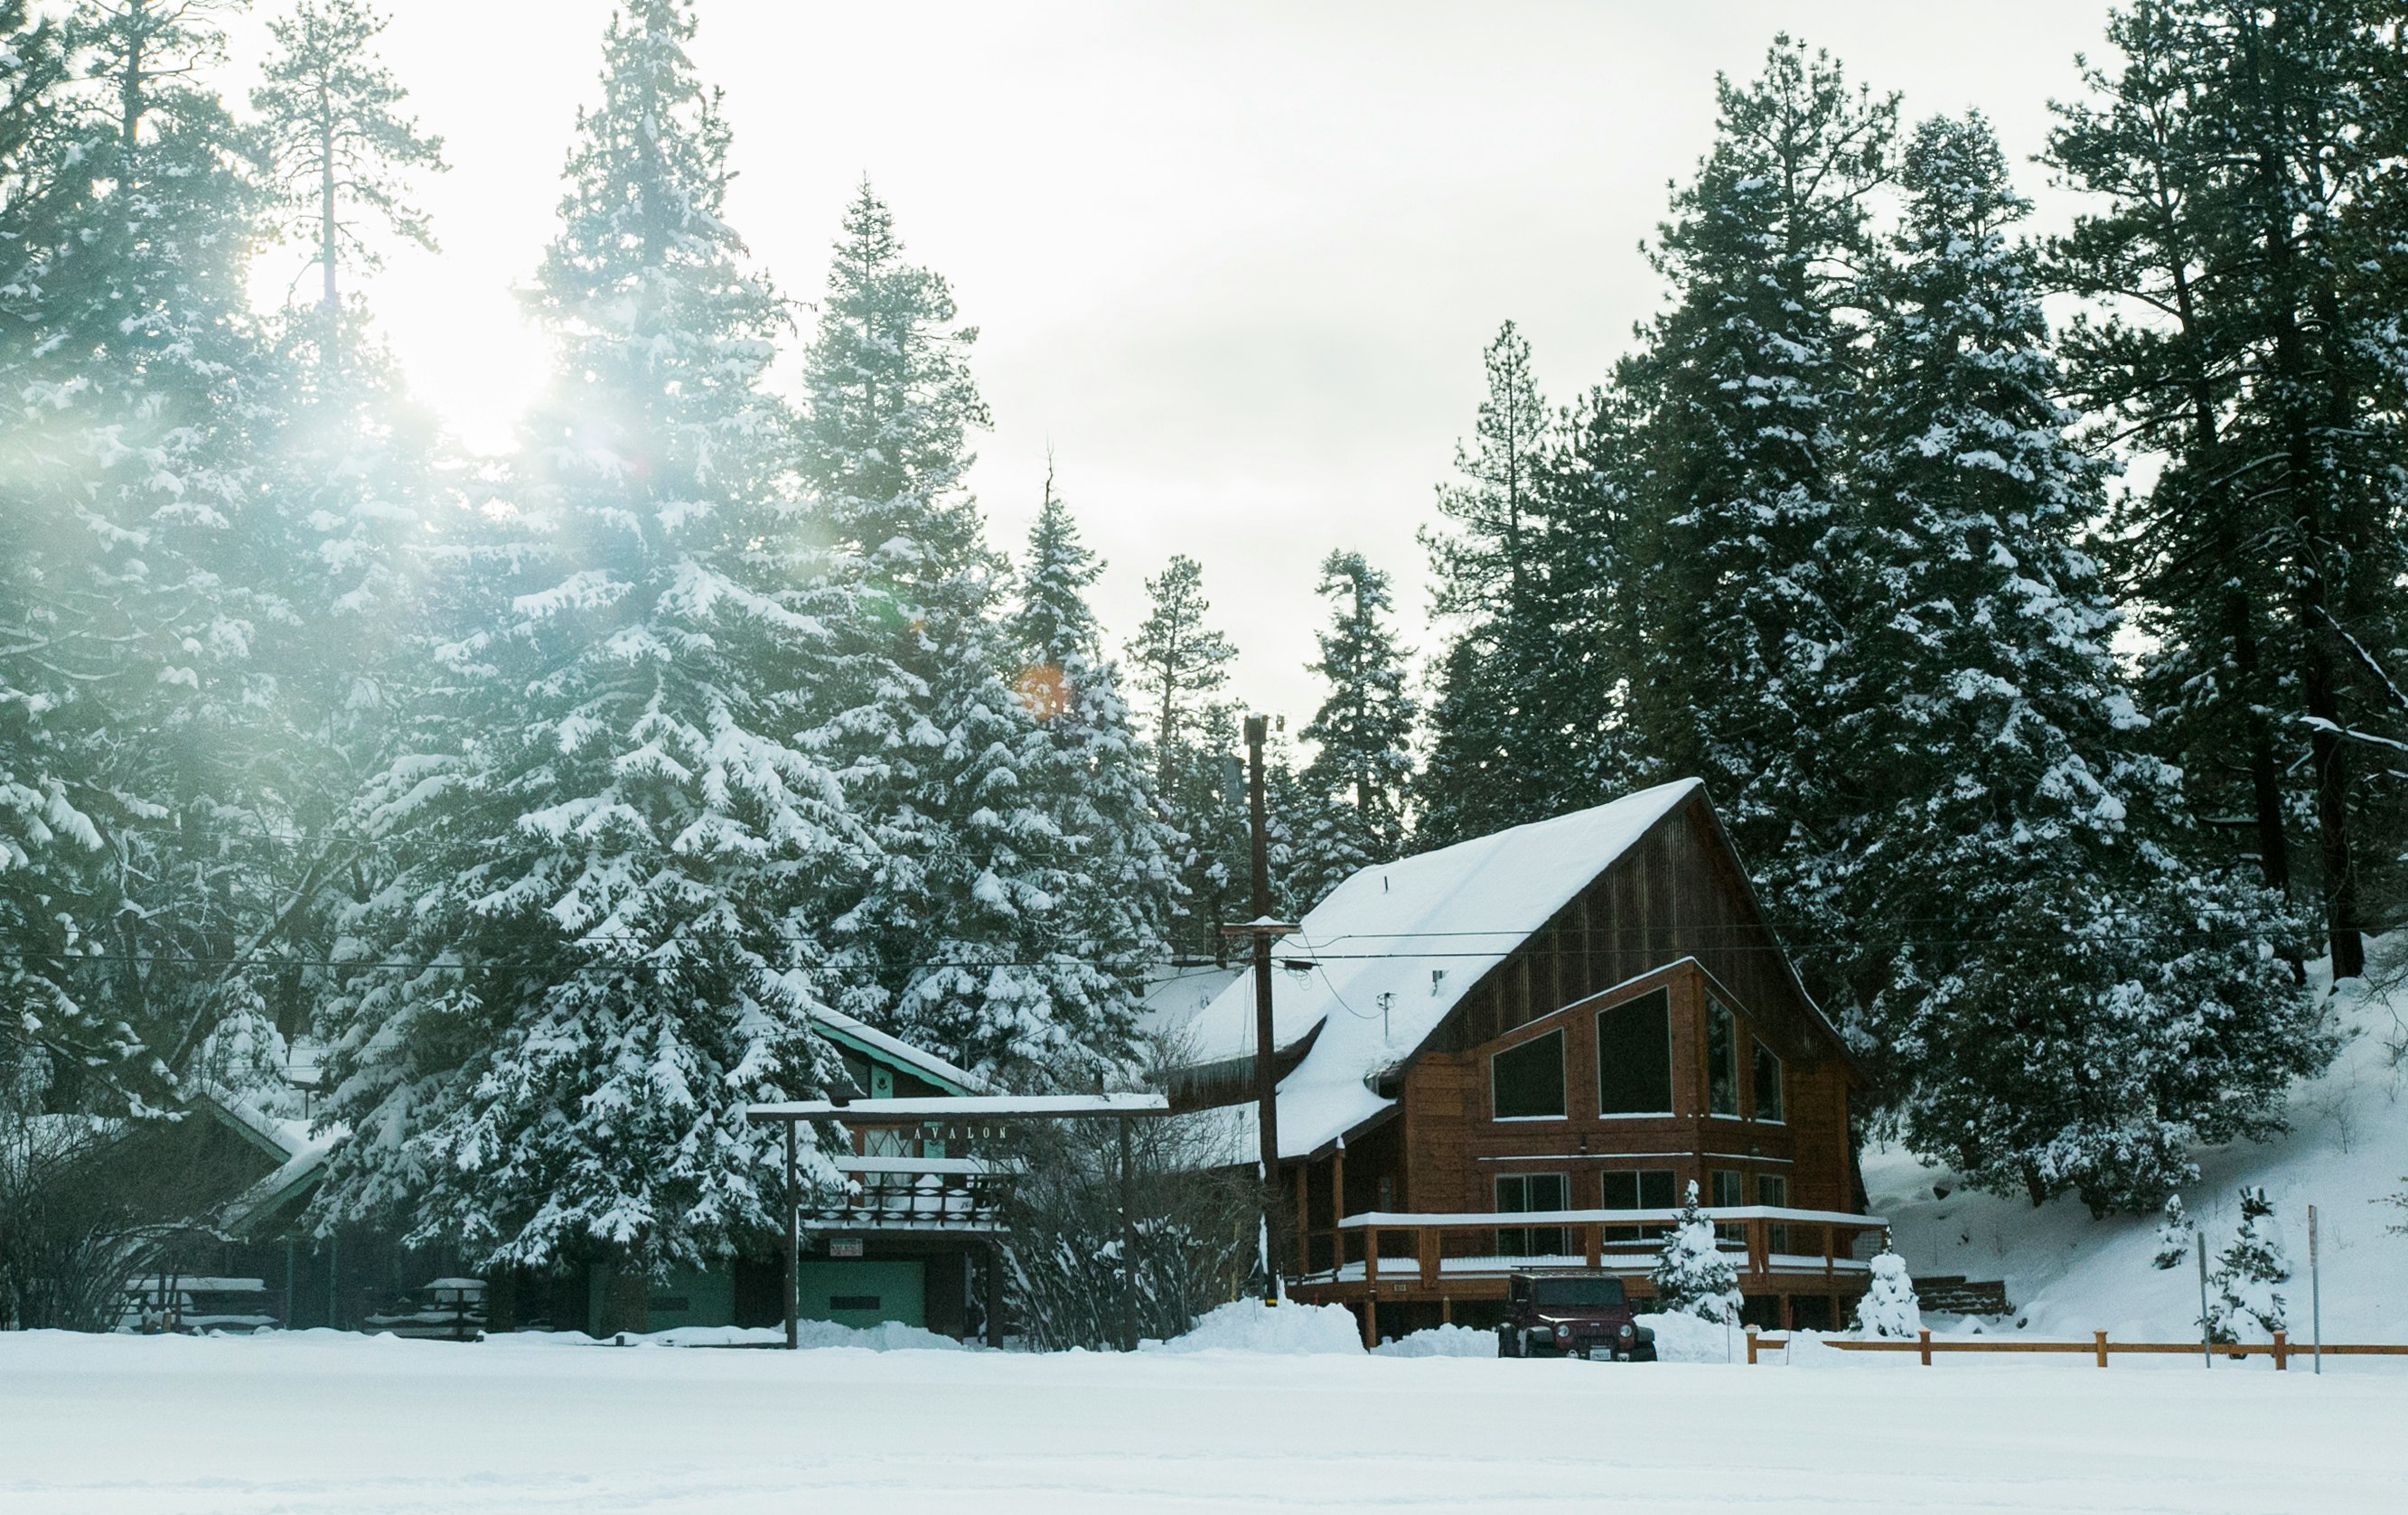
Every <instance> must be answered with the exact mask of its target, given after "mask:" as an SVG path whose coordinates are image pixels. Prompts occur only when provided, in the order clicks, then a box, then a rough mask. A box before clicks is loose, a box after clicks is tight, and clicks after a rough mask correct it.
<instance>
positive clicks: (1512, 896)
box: [1192, 779, 1702, 1157]
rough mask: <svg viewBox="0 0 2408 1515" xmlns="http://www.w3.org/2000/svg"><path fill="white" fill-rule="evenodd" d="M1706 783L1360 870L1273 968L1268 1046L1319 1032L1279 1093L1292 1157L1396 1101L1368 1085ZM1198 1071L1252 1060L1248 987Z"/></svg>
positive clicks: (1222, 1013)
mask: <svg viewBox="0 0 2408 1515" xmlns="http://www.w3.org/2000/svg"><path fill="white" fill-rule="evenodd" d="M1701 787H1702V786H1701V785H1700V784H1699V781H1698V780H1697V779H1682V780H1680V781H1679V782H1677V783H1670V784H1659V785H1657V786H1656V788H1654V789H1647V790H1641V791H1640V792H1639V793H1636V794H1627V795H1625V796H1624V797H1622V798H1621V799H1618V800H1615V801H1613V803H1611V804H1608V805H1599V806H1597V807H1595V808H1591V809H1586V810H1577V811H1574V812H1573V813H1572V814H1570V815H1565V816H1557V817H1556V818H1555V819H1554V820H1552V821H1541V822H1534V823H1532V824H1530V825H1527V826H1515V827H1514V828H1513V829H1512V830H1511V831H1500V832H1498V833H1496V834H1495V835H1494V836H1482V837H1478V838H1475V839H1474V840H1471V841H1468V842H1458V843H1456V844H1455V846H1453V847H1443V848H1441V849H1439V850H1437V851H1434V852H1424V853H1422V854H1421V855H1419V856H1418V857H1409V858H1406V859H1404V860H1402V861H1401V862H1397V863H1383V864H1375V865H1372V866H1370V867H1368V868H1365V869H1363V870H1362V871H1361V872H1359V873H1356V874H1355V875H1354V876H1353V877H1352V878H1350V879H1347V880H1346V881H1345V882H1344V883H1341V884H1340V885H1339V886H1338V887H1337V888H1336V889H1333V890H1331V891H1330V892H1329V895H1328V897H1327V898H1326V899H1324V900H1323V901H1322V902H1321V903H1320V904H1319V905H1317V906H1315V907H1313V908H1312V913H1311V914H1309V915H1307V916H1306V917H1305V918H1304V919H1303V920H1302V921H1301V922H1297V930H1296V932H1295V934H1294V935H1292V936H1283V937H1282V938H1280V940H1279V942H1278V944H1277V946H1276V947H1275V948H1274V949H1273V951H1274V955H1275V956H1276V957H1278V958H1279V959H1280V960H1281V961H1282V962H1283V964H1296V965H1306V966H1302V967H1301V968H1298V967H1283V968H1282V970H1281V971H1280V972H1279V973H1277V974H1276V975H1274V976H1273V983H1272V996H1271V1009H1272V1030H1273V1039H1274V1040H1275V1041H1276V1042H1277V1043H1278V1045H1279V1046H1281V1047H1293V1046H1295V1045H1296V1044H1297V1042H1298V1041H1300V1040H1301V1039H1303V1037H1304V1036H1307V1035H1308V1034H1310V1033H1311V1032H1312V1030H1313V1028H1314V1027H1315V1026H1318V1027H1320V1028H1321V1034H1320V1035H1319V1036H1317V1037H1315V1038H1314V1040H1313V1043H1312V1049H1311V1050H1309V1051H1308V1052H1306V1054H1305V1056H1304V1059H1303V1061H1302V1062H1300V1063H1298V1064H1297V1066H1296V1067H1295V1068H1294V1069H1293V1070H1291V1071H1290V1072H1289V1074H1288V1076H1287V1077H1286V1078H1284V1079H1281V1080H1280V1097H1279V1138H1280V1155H1281V1156H1282V1157H1302V1156H1306V1155H1308V1154H1310V1153H1312V1152H1314V1151H1318V1150H1320V1149H1321V1148H1322V1147H1324V1146H1326V1145H1327V1144H1328V1143H1329V1142H1331V1141H1332V1140H1334V1139H1336V1138H1337V1137H1339V1136H1344V1135H1345V1134H1346V1133H1348V1132H1349V1131H1353V1130H1355V1129H1356V1128H1357V1127H1359V1126H1361V1125H1363V1124H1364V1123H1365V1122H1368V1121H1370V1120H1372V1119H1374V1118H1375V1117H1377V1116H1379V1115H1380V1114H1381V1113H1382V1112H1383V1111H1384V1110H1386V1109H1387V1108H1389V1107H1390V1106H1392V1105H1394V1104H1395V1103H1396V1102H1395V1101H1394V1100H1392V1099H1388V1098H1384V1097H1383V1096H1382V1095H1380V1094H1378V1093H1374V1092H1373V1091H1372V1089H1371V1087H1370V1085H1369V1083H1368V1082H1367V1081H1366V1080H1367V1079H1369V1078H1370V1076H1371V1075H1373V1074H1376V1073H1378V1072H1379V1071H1380V1070H1381V1069H1383V1068H1385V1067H1387V1066H1390V1065H1393V1064H1396V1063H1398V1062H1400V1061H1402V1060H1403V1059H1405V1058H1407V1057H1410V1056H1411V1055H1412V1053H1413V1052H1414V1051H1415V1050H1417V1049H1418V1048H1419V1047H1420V1046H1421V1044H1422V1042H1423V1041H1424V1040H1425V1039H1426V1038H1427V1037H1428V1036H1429V1035H1430V1033H1431V1032H1433V1031H1435V1030H1437V1029H1438V1026H1439V1023H1440V1022H1442V1021H1444V1020H1445V1019H1446V1015H1447V1012H1448V1011H1450V1010H1452V1009H1454V1008H1455V1004H1456V1002H1457V1001H1459V1000H1460V999H1461V998H1462V997H1463V995H1464V994H1465V993H1466V992H1468V991H1469V989H1470V988H1471V986H1472V985H1474V984H1476V983H1478V982H1479V981H1480V979H1481V977H1482V976H1483V975H1484V974H1485V973H1487V972H1488V970H1489V969H1491V968H1493V967H1495V966H1496V965H1498V963H1500V962H1502V961H1504V959H1505V957H1506V956H1507V955H1508V954H1509V953H1511V952H1512V950H1513V949H1514V948H1516V947H1518V946H1520V945H1521V944H1522V942H1523V941H1524V940H1525V939H1526V938H1527V937H1528V936H1530V934H1531V933H1533V932H1535V931H1537V930H1539V929H1540V928H1541V927H1542V926H1544V925H1545V924H1546V923H1547V922H1548V921H1549V920H1550V919H1552V918H1553V917H1554V916H1555V912H1556V911H1558V910H1560V909H1562V908H1564V907H1565V906H1566V905H1569V904H1570V903H1571V901H1572V899H1573V897H1574V896H1575V895H1577V894H1578V893H1580V892H1581V891H1582V890H1583V889H1584V888H1586V887H1587V886H1588V884H1589V883H1590V881H1591V880H1593V879H1596V878H1597V876H1598V874H1600V873H1602V872H1604V871H1605V869H1606V868H1607V866H1609V865H1611V864H1612V863H1613V860H1614V859H1616V858H1618V857H1620V856H1621V855H1622V854H1623V853H1624V852H1625V851H1627V850H1629V849H1630V847H1631V846H1632V845H1633V844H1634V843H1636V842H1637V841H1638V840H1639V838H1640V837H1641V836H1644V835H1646V833H1647V831H1648V828H1650V827H1651V826H1653V825H1655V824H1656V822H1658V821H1660V820H1662V819H1663V818H1664V817H1665V816H1666V815H1668V814H1670V812H1671V811H1672V810H1673V809H1675V808H1678V807H1679V806H1680V805H1681V804H1682V802H1684V800H1686V799H1688V798H1689V797H1690V796H1691V795H1692V794H1695V793H1698V792H1699V789H1700V788H1701ZM1192 1034H1193V1036H1194V1039H1195V1042H1196V1049H1195V1051H1194V1053H1193V1056H1194V1057H1195V1059H1196V1061H1197V1062H1198V1063H1209V1062H1215V1061H1219V1060H1223V1059H1228V1058H1238V1057H1250V1056H1252V1055H1253V1054H1254V984H1253V982H1252V980H1251V979H1242V978H1241V979H1238V980H1237V981H1236V982H1234V983H1232V984H1230V985H1229V986H1228V987H1227V988H1226V989H1224V990H1223V991H1222V992H1221V993H1220V994H1219V995H1217V996H1216V997H1215V998H1214V999H1213V1001H1212V1003H1211V1005H1210V1006H1208V1007H1206V1008H1205V1009H1204V1011H1203V1013H1202V1014H1201V1015H1199V1016H1198V1017H1197V1021H1196V1023H1195V1026H1194V1029H1193V1033H1192Z"/></svg>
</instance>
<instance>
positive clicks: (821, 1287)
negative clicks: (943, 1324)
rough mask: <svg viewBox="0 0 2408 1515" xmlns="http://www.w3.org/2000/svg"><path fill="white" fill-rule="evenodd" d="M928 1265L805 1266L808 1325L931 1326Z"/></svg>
mask: <svg viewBox="0 0 2408 1515" xmlns="http://www.w3.org/2000/svg"><path fill="white" fill-rule="evenodd" d="M924 1273H925V1265H923V1264H922V1263H920V1262H919V1261H918V1260H917V1259H913V1260H911V1261H910V1262H904V1263H805V1264H804V1265H802V1272H801V1274H800V1275H799V1278H798V1279H797V1282H798V1284H799V1286H800V1291H801V1293H802V1300H801V1308H802V1316H803V1319H805V1320H807V1321H834V1322H836V1323H837V1324H839V1325H855V1326H867V1325H877V1324H879V1323H880V1322H884V1321H900V1322H903V1323H904V1324H905V1325H925V1324H926V1323H927V1311H926V1308H925V1306H926V1303H927V1285H926V1280H925V1279H924V1278H923V1274H924Z"/></svg>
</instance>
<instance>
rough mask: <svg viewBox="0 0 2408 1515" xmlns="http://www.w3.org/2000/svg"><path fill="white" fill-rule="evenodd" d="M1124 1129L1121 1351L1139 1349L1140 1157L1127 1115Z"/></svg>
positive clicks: (1122, 1140) (1122, 1121)
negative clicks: (1135, 1153)
mask: <svg viewBox="0 0 2408 1515" xmlns="http://www.w3.org/2000/svg"><path fill="white" fill-rule="evenodd" d="M1118 1123H1119V1125H1120V1128H1121V1351H1127V1352H1133V1351H1137V1160H1136V1158H1134V1157H1133V1156H1131V1155H1130V1152H1131V1149H1130V1147H1129V1122H1128V1117H1127V1116H1125V1115H1124V1116H1122V1117H1121V1118H1120V1121H1119V1122H1118Z"/></svg>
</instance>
